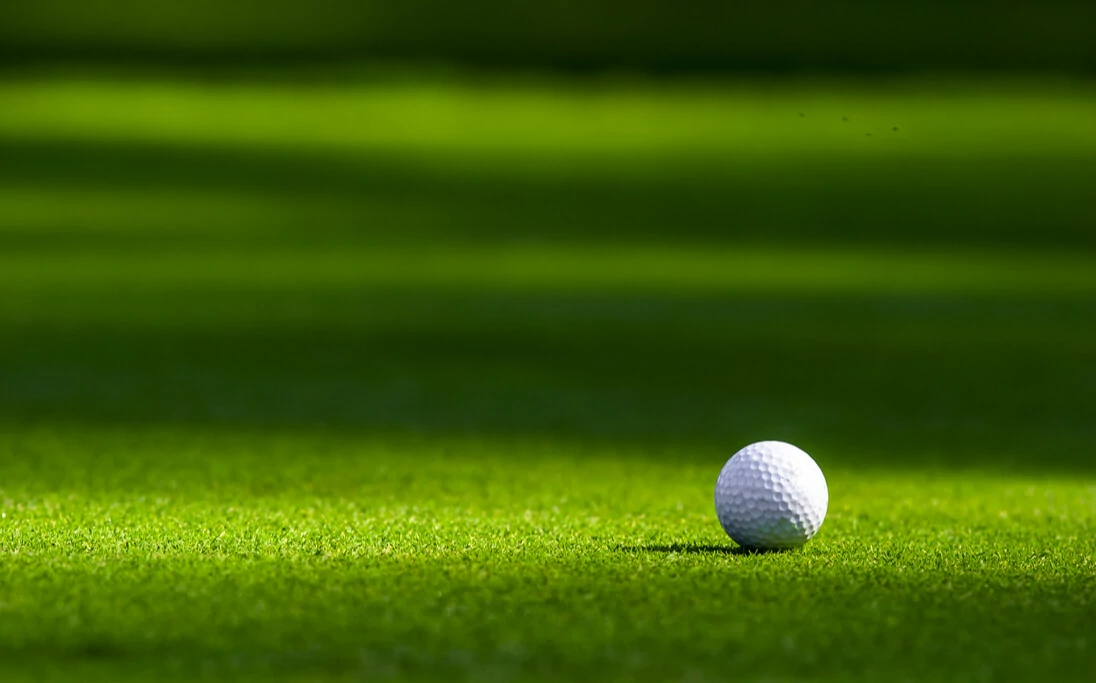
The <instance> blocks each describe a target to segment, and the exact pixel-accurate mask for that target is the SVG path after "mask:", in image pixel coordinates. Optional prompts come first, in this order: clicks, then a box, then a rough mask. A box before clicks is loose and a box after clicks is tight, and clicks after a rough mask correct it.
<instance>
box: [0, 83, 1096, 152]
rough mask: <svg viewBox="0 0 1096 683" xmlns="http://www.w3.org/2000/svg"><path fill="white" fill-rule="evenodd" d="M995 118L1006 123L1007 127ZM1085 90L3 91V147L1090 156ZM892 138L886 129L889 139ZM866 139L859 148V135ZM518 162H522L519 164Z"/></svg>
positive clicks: (155, 87) (139, 87)
mask: <svg viewBox="0 0 1096 683" xmlns="http://www.w3.org/2000/svg"><path fill="white" fill-rule="evenodd" d="M1006 114H1007V115H1006ZM1094 115H1096V89H1094V88H1092V87H1091V86H1090V85H1087V84H1077V83H1073V84H1057V85H1054V86H1048V85H1046V84H1040V83H1035V82H1025V81H1015V82H1008V81H1006V82H998V83H988V84H987V83H984V82H979V81H969V82H962V81H951V82H947V83H944V84H940V83H937V84H933V83H930V82H926V81H921V82H916V81H911V82H905V83H903V82H898V83H893V82H892V83H887V84H878V83H858V84H857V83H851V84H850V83H832V82H809V81H808V82H800V83H794V82H793V83H786V84H783V85H780V86H777V87H774V86H772V85H768V86H765V85H762V84H756V83H750V82H731V83H706V84H705V83H700V84H689V85H681V84H676V85H667V84H659V83H648V84H620V83H613V82H603V83H589V82H583V81H566V80H557V81H520V80H519V81H514V80H496V81H490V80H487V81H484V80H481V81H479V82H476V83H475V84H469V83H462V82H460V81H454V82H445V81H429V82H421V81H409V82H377V83H359V84H350V85H347V84H340V85H329V86H318V85H314V86H309V85H300V84H297V85H292V84H276V83H265V84H241V83H231V82H226V83H218V84H209V83H196V82H189V83H188V82H173V81H166V80H145V81H142V80H133V79H130V80H124V81H112V80H103V79H87V78H84V79H72V78H44V79H40V80H33V79H32V80H21V81H8V82H4V83H0V136H4V137H8V138H14V139H79V140H111V141H132V142H154V141H174V142H187V143H193V144H216V145H224V144H230V145H259V146H279V147H302V146H303V147H321V148H335V149H340V150H344V151H346V150H354V149H365V150H368V149H384V150H389V151H391V150H405V151H417V152H424V153H435V154H445V153H472V152H474V153H479V154H483V155H488V156H489V155H493V154H502V155H510V154H522V155H533V157H534V158H542V159H546V160H550V159H554V158H559V157H561V156H575V155H578V156H583V157H591V156H592V157H598V156H608V157H614V156H615V157H620V156H625V157H630V158H634V157H639V156H654V157H656V158H659V157H666V156H671V157H672V156H676V155H685V156H700V157H717V158H721V157H723V156H724V155H728V154H739V155H747V156H757V157H762V158H765V157H771V156H781V155H784V154H794V155H802V154H807V153H821V154H852V155H861V154H890V155H933V156H946V157H955V156H958V157H963V156H968V155H971V154H975V155H988V156H996V155H1000V154H1002V153H1003V152H1004V151H1006V150H1007V153H1008V154H1016V153H1030V154H1054V155H1067V156H1078V155H1082V156H1083V155H1088V154H1091V153H1092V152H1093V151H1096V127H1094V126H1092V125H1091V121H1092V118H1093V116H1094ZM896 128H897V130H896ZM868 133H871V134H872V137H870V138H868V136H867V134H868ZM527 160H528V159H527Z"/></svg>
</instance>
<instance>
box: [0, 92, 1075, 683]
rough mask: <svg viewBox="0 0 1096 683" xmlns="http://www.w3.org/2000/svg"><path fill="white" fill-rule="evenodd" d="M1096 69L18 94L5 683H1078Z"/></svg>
mask: <svg viewBox="0 0 1096 683" xmlns="http://www.w3.org/2000/svg"><path fill="white" fill-rule="evenodd" d="M1094 102H1096V98H1094V97H1093V94H1092V91H1091V89H1089V88H1087V87H1085V86H1082V85H1076V84H1074V85H1068V86H1067V85H1062V86H1055V87H1047V86H1033V85H1030V84H1024V83H1021V82H1014V83H1006V84H1000V83H999V84H991V85H985V84H981V85H979V84H963V83H959V82H953V83H950V84H948V85H946V87H945V86H930V85H929V84H926V83H920V84H918V83H906V84H893V83H891V84H877V85H875V86H871V87H869V84H861V85H860V86H856V87H853V86H849V85H844V86H842V85H835V84H810V83H807V84H798V85H797V84H786V85H784V86H779V87H778V86H774V85H771V84H770V85H764V84H756V83H755V84H724V85H718V84H716V85H703V84H694V85H690V86H666V85H658V84H646V85H635V84H633V85H629V86H623V85H614V84H611V83H610V84H601V85H600V86H598V87H595V86H593V85H591V84H589V83H586V84H574V83H566V82H552V81H545V82H540V83H537V84H534V85H530V84H528V83H523V82H502V81H498V82H489V83H486V84H485V83H479V84H476V85H474V86H473V85H468V84H461V83H455V84H454V83H442V82H438V83H429V84H426V85H424V84H422V83H418V84H413V85H403V86H399V85H394V84H392V83H391V82H384V83H372V84H369V83H366V84H358V85H354V86H347V87H344V88H335V87H333V86H325V87H323V88H317V87H313V86H303V85H286V84H282V85H274V84H271V83H267V84H265V85H254V84H241V83H228V82H221V83H219V84H217V85H200V84H196V83H187V82H182V81H179V82H172V81H170V80H165V79H159V80H155V81H147V82H146V81H140V80H134V79H130V80H109V79H104V78H83V79H68V78H54V77H42V78H29V77H27V78H24V79H22V80H9V81H6V82H3V83H0V104H2V106H0V154H2V156H0V159H3V161H4V163H0V679H3V680H5V681H8V680H13V681H31V680H35V681H37V680H43V679H48V680H81V681H83V680H93V681H95V680H103V681H127V680H147V679H165V680H168V679H177V680H194V679H196V678H209V679H215V680H229V679H233V680H235V679H262V680H293V681H298V680H299V681H313V680H378V679H379V680H385V679H393V678H406V679H417V680H454V679H455V680H476V681H479V680H524V679H529V680H546V679H553V680H591V681H592V680H681V681H702V680H727V679H729V678H734V679H742V680H764V681H782V680H803V679H817V680H834V681H838V680H849V679H860V680H881V681H940V680H955V681H971V680H985V681H996V680H1006V681H1007V680H1062V681H1065V680H1078V681H1084V680H1088V679H1089V678H1090V676H1091V671H1092V670H1093V669H1094V668H1096V655H1094V654H1093V653H1094V650H1093V647H1094V644H1096V580H1094V579H1093V577H1094V576H1096V533H1094V531H1096V529H1094V528H1093V523H1094V520H1096V460H1094V451H1093V443H1096V423H1094V422H1093V420H1092V411H1091V405H1092V398H1093V396H1094V392H1096V303H1094V299H1093V294H1094V293H1096V291H1094V290H1096V275H1094V273H1096V251H1094V250H1093V247H1094V246H1096V239H1094V238H1096V232H1094V231H1093V225H1096V205H1094V204H1093V203H1092V201H1091V196H1090V195H1091V189H1090V187H1089V185H1090V184H1091V183H1090V182H1089V178H1091V177H1093V176H1094V174H1096V138H1093V137H1092V127H1091V126H1089V125H1087V123H1086V121H1088V120H1089V118H1088V117H1089V116H1090V114H1091V112H1092V109H1093V103H1094ZM799 112H803V113H804V114H805V116H804V117H799V116H798V114H799ZM842 112H850V114H849V115H850V118H851V119H853V120H854V121H857V122H858V124H859V121H860V120H861V119H862V118H865V119H868V120H871V121H873V122H874V123H876V124H879V125H882V124H883V123H884V122H890V121H896V122H897V123H898V124H899V125H900V130H899V131H898V132H894V131H890V130H889V127H888V128H885V129H883V130H882V131H880V129H878V128H876V131H877V132H876V133H875V135H873V136H872V137H870V138H868V137H867V136H865V135H864V132H865V131H863V130H861V129H855V130H850V129H849V128H848V125H849V122H843V121H841V115H843V114H842ZM1002 112H1007V113H1002ZM899 119H900V120H899ZM619 124H623V125H622V126H621V125H619ZM858 124H857V125H858ZM884 133H886V134H893V136H892V137H889V138H887V137H884ZM880 138H882V139H880ZM766 438H779V439H785V440H789V441H792V442H795V443H797V444H798V445H800V446H802V447H803V448H805V449H806V450H807V451H808V452H810V453H812V454H813V455H814V456H815V457H816V459H817V460H818V461H819V463H820V464H821V466H822V468H823V470H824V471H825V472H826V475H827V478H828V481H829V484H830V492H831V508H830V513H829V515H828V517H827V520H826V523H825V525H824V526H823V529H822V531H821V533H820V534H819V536H818V537H817V538H816V539H815V540H814V541H812V542H811V543H810V544H808V545H807V546H806V547H805V548H803V549H801V550H799V551H795V552H790V553H779V554H762V555H751V554H746V553H743V552H741V551H739V550H737V549H736V548H735V546H734V544H733V542H731V541H730V540H729V539H727V538H726V536H725V535H724V534H723V532H722V530H721V529H720V527H719V524H718V522H717V521H716V519H715V516H714V511H713V504H712V500H711V497H712V489H713V487H714V482H715V478H716V475H717V474H718V472H719V469H720V467H721V466H722V464H723V462H724V461H725V460H726V459H727V457H729V456H730V454H731V453H733V451H734V450H736V449H737V448H738V447H740V446H742V445H745V444H746V443H748V442H750V441H755V440H760V439H766Z"/></svg>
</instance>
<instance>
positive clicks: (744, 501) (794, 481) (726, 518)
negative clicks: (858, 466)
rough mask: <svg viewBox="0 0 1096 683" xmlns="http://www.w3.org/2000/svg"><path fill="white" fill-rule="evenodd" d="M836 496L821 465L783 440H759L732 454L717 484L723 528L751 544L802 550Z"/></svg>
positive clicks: (747, 544) (760, 547)
mask: <svg viewBox="0 0 1096 683" xmlns="http://www.w3.org/2000/svg"><path fill="white" fill-rule="evenodd" d="M829 501H830V494H829V490H828V489H827V488H826V477H825V476H823V475H822V470H821V469H819V467H818V464H817V463H815V461H814V460H813V459H812V458H811V456H809V455H807V454H806V453H804V452H803V451H801V450H800V449H798V448H796V447H795V446H793V445H791V444H790V443H784V442H782V441H759V442H758V443H754V444H750V445H749V446H746V447H745V448H743V449H742V450H740V451H739V452H737V453H735V454H734V455H733V456H731V459H730V460H728V461H727V464H726V465H724V466H723V471H722V472H720V473H719V479H718V480H717V481H716V483H715V511H716V514H717V515H718V516H719V523H720V524H722V525H723V530H724V531H726V532H727V535H728V536H730V537H731V538H733V539H734V540H735V542H736V543H738V544H739V545H741V546H743V547H745V548H756V549H777V548H796V547H798V546H801V545H803V544H804V543H806V542H807V541H809V540H810V539H811V537H812V536H814V535H815V534H816V533H818V529H819V527H821V526H822V520H823V519H825V517H826V507H827V505H829Z"/></svg>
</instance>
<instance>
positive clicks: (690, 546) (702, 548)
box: [617, 543, 788, 556]
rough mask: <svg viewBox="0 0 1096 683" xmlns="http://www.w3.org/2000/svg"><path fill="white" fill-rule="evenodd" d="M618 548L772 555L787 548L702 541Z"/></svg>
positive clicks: (685, 552) (637, 551)
mask: <svg viewBox="0 0 1096 683" xmlns="http://www.w3.org/2000/svg"><path fill="white" fill-rule="evenodd" d="M617 550H619V551H621V552H625V553H662V554H666V555H672V554H679V553H680V554H683V555H738V556H743V555H745V556H750V555H771V554H776V553H783V552H788V551H787V550H765V549H757V548H743V547H742V546H730V545H712V544H701V543H670V544H666V545H622V546H617Z"/></svg>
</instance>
